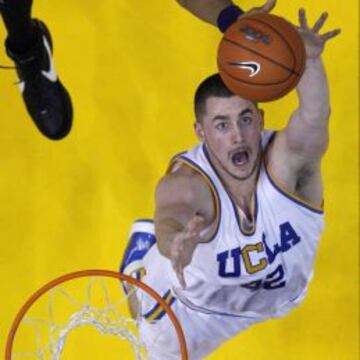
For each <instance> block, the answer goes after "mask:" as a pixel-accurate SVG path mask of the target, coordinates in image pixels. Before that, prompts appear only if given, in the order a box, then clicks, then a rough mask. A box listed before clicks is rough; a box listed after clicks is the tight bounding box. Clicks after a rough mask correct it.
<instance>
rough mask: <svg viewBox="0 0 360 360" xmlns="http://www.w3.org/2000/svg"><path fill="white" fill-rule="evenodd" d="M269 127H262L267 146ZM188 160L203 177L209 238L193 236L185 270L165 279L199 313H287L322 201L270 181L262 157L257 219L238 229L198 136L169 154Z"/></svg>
mask: <svg viewBox="0 0 360 360" xmlns="http://www.w3.org/2000/svg"><path fill="white" fill-rule="evenodd" d="M272 134H273V133H271V132H264V133H263V134H262V147H263V148H265V147H266V146H267V144H268V142H269V141H270V138H271V136H272ZM178 163H182V164H185V165H186V166H189V167H191V168H192V169H194V170H195V171H197V172H198V173H199V174H201V175H202V176H203V178H204V180H205V181H206V182H207V184H208V185H209V187H210V189H211V191H212V194H213V196H214V204H215V209H216V220H215V222H214V224H213V226H212V227H211V229H210V230H209V231H208V234H207V235H208V242H206V243H201V244H199V245H198V246H197V247H196V249H195V252H194V254H193V258H192V261H191V263H190V265H188V266H187V267H186V268H185V271H184V275H185V280H186V283H187V288H186V289H182V288H181V287H180V286H179V284H178V282H177V280H176V276H175V273H174V272H173V271H170V273H171V274H170V281H171V283H172V284H173V292H174V293H175V296H176V298H177V299H179V300H180V301H181V302H183V303H184V304H185V305H186V306H188V307H190V308H192V309H193V310H197V311H200V312H204V313H214V314H219V315H224V316H235V317H243V318H249V319H253V320H255V321H257V320H258V321H261V320H264V319H266V318H269V317H278V316H282V315H285V314H286V313H287V312H288V311H289V310H290V309H291V308H293V307H294V306H296V305H297V304H299V303H300V302H301V300H302V299H303V298H304V296H305V295H306V291H307V287H308V283H309V281H310V280H311V278H312V274H313V265H314V260H315V256H316V252H317V247H318V242H319V238H320V235H321V233H322V230H323V227H324V221H323V211H322V209H321V208H317V207H314V206H312V205H310V204H307V203H306V202H304V201H303V200H301V199H299V198H297V197H296V196H295V195H293V194H290V193H288V192H287V191H286V190H284V189H283V188H282V187H281V185H279V184H278V183H277V182H276V179H274V178H273V177H272V176H271V174H270V173H269V170H268V169H267V168H266V166H265V164H264V161H263V163H262V164H261V168H260V172H259V177H258V182H257V188H256V194H255V203H256V206H255V214H254V219H255V224H254V227H253V229H252V230H251V231H249V230H246V229H243V228H242V227H241V222H240V213H239V209H238V208H237V206H236V204H235V202H234V201H233V200H232V198H231V197H230V196H229V194H228V193H227V192H226V190H225V188H224V187H223V185H222V182H221V180H220V179H219V177H218V175H217V173H216V171H215V169H214V168H213V166H212V164H211V162H210V160H209V157H208V154H207V150H206V147H205V145H204V144H200V145H197V146H195V147H194V148H192V149H191V150H189V151H188V152H186V153H183V154H180V155H178V156H177V157H175V158H174V160H173V164H178Z"/></svg>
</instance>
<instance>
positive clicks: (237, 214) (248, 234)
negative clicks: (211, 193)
mask: <svg viewBox="0 0 360 360" xmlns="http://www.w3.org/2000/svg"><path fill="white" fill-rule="evenodd" d="M229 199H230V202H231V204H232V206H233V209H234V213H235V219H236V222H237V223H238V226H239V229H240V232H241V233H242V234H243V235H244V236H253V235H254V234H255V233H256V220H257V214H258V206H259V205H258V198H257V193H256V191H255V209H254V229H253V230H252V231H249V232H248V233H246V232H245V231H244V230H243V229H242V227H241V220H240V215H239V210H238V208H237V206H236V204H235V201H234V200H233V199H232V198H231V197H230V196H229Z"/></svg>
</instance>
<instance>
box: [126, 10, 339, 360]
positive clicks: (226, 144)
mask: <svg viewBox="0 0 360 360" xmlns="http://www.w3.org/2000/svg"><path fill="white" fill-rule="evenodd" d="M326 17H327V14H326V13H324V14H322V15H321V17H320V18H319V20H318V21H317V22H316V23H315V25H314V26H313V27H312V28H311V27H309V26H308V24H307V20H306V16H305V12H304V10H300V11H299V20H300V27H299V32H300V34H301V36H302V38H303V40H304V44H305V48H306V54H307V60H306V69H305V72H304V74H303V76H302V78H301V81H300V82H299V84H298V86H297V94H298V97H299V106H298V108H297V109H296V110H295V111H294V113H293V114H292V116H291V118H290V119H289V121H288V123H287V125H286V127H285V128H284V129H283V130H281V131H277V132H274V131H267V130H264V114H263V111H262V110H260V109H259V108H258V106H257V104H255V103H253V102H251V101H248V100H245V99H243V98H240V97H239V96H236V95H234V94H232V93H231V92H230V91H229V90H228V89H227V88H226V87H225V86H224V84H223V82H222V81H221V79H220V77H219V76H218V75H213V76H211V77H209V78H207V79H206V80H205V81H203V82H202V83H201V84H200V86H199V87H198V89H197V91H196V94H195V115H196V123H195V130H196V134H197V136H198V138H199V140H200V144H199V145H197V146H195V147H194V148H192V149H191V150H189V151H187V152H185V153H182V154H179V155H177V156H175V157H174V158H173V160H172V162H171V164H170V167H169V171H168V172H167V174H166V175H165V176H164V177H163V178H162V179H161V180H160V182H159V184H158V186H157V189H156V196H155V200H156V211H155V232H154V224H153V223H152V222H151V221H144V220H141V221H138V222H136V223H135V224H134V225H133V228H132V231H131V238H130V242H129V245H128V249H127V251H126V253H125V256H124V259H123V263H122V265H121V268H120V270H121V271H122V272H125V273H128V274H132V275H133V276H137V277H140V275H141V274H142V273H145V276H144V277H143V278H142V280H143V281H144V282H145V283H147V284H149V285H150V286H151V287H152V288H154V289H155V290H156V291H157V292H158V293H159V294H160V295H161V296H163V298H164V299H165V301H166V302H167V303H168V304H169V305H171V308H172V310H173V311H174V312H175V314H176V316H177V318H178V320H179V321H180V323H181V326H182V328H183V331H184V333H185V337H186V342H187V347H188V352H189V358H190V359H192V360H197V359H202V358H203V357H205V356H206V355H208V354H209V353H211V352H212V351H213V350H214V349H215V348H217V347H218V346H219V345H220V344H221V343H223V342H224V341H226V340H227V339H229V338H231V337H232V336H234V335H236V334H237V333H239V332H240V331H243V330H244V329H246V328H247V327H249V326H250V325H252V324H254V323H257V322H260V321H264V320H266V319H269V318H274V317H281V316H284V315H285V314H287V313H288V312H289V311H290V310H291V309H293V308H294V307H296V306H297V305H298V304H300V303H301V301H302V300H303V299H304V297H305V295H306V292H307V288H308V284H309V282H310V280H311V278H312V275H313V266H314V260H315V256H316V252H317V247H318V242H319V239H320V236H321V233H322V231H323V227H324V219H323V207H322V205H323V187H322V177H321V159H322V157H323V155H324V153H325V151H326V149H327V147H328V141H329V136H328V122H329V115H330V104H329V90H328V83H327V79H326V74H325V69H324V65H323V63H322V60H321V54H322V52H323V50H324V46H325V43H326V42H327V41H328V40H329V39H331V38H333V37H335V36H336V35H337V34H339V32H340V31H339V30H334V31H330V32H328V33H325V34H322V35H321V34H320V33H319V31H320V29H321V28H322V26H323V25H324V22H325V20H326ZM155 234H156V236H155ZM130 307H131V310H132V312H133V314H134V316H137V317H138V318H140V319H141V321H140V323H139V330H140V334H141V337H142V340H143V341H144V343H145V344H146V346H147V347H148V350H149V357H150V359H152V360H160V359H161V360H165V359H168V360H169V359H179V358H180V355H179V343H178V340H177V338H176V335H175V333H174V331H173V330H172V326H171V323H170V321H169V318H168V316H167V315H166V314H165V312H164V311H163V310H162V309H161V308H160V307H159V305H158V304H156V303H154V302H153V301H152V300H151V299H150V298H148V297H147V296H143V297H141V298H136V296H134V295H132V296H131V297H130Z"/></svg>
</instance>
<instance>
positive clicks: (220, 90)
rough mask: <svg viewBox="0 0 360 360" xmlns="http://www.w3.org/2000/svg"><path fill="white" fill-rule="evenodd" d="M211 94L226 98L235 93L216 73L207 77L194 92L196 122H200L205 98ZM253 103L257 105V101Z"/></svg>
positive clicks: (203, 111)
mask: <svg viewBox="0 0 360 360" xmlns="http://www.w3.org/2000/svg"><path fill="white" fill-rule="evenodd" d="M211 96H215V97H222V98H228V97H232V96H237V95H236V94H234V93H233V92H232V91H230V90H229V89H228V88H227V87H226V85H225V84H224V82H223V81H222V79H221V77H220V75H219V74H218V73H216V74H213V75H211V76H209V77H207V78H206V79H205V80H204V81H203V82H202V83H201V84H200V85H199V86H198V88H197V89H196V92H195V97H194V108H195V116H196V121H197V122H201V118H202V116H203V115H204V113H205V105H206V100H207V99H208V98H209V97H211ZM254 105H255V107H257V103H255V102H254Z"/></svg>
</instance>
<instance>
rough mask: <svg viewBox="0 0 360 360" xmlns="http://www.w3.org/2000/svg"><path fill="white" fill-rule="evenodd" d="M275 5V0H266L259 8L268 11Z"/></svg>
mask: <svg viewBox="0 0 360 360" xmlns="http://www.w3.org/2000/svg"><path fill="white" fill-rule="evenodd" d="M275 5H276V0H267V1H266V3H265V4H264V5H263V6H261V7H260V9H259V10H261V11H264V12H267V13H269V12H270V11H271V10H272V9H273V8H274V7H275Z"/></svg>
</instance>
